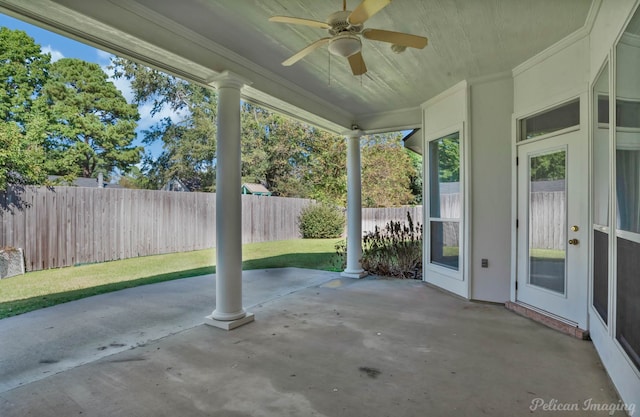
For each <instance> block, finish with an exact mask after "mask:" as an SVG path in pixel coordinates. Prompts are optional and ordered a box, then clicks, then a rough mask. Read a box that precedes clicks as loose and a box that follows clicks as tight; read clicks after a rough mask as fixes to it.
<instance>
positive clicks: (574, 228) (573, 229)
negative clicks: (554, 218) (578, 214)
mask: <svg viewBox="0 0 640 417" xmlns="http://www.w3.org/2000/svg"><path fill="white" fill-rule="evenodd" d="M578 230H580V228H579V227H578V226H576V225H573V226H571V231H572V232H577V231H578Z"/></svg>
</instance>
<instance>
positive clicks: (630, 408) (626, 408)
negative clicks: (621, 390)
mask: <svg viewBox="0 0 640 417" xmlns="http://www.w3.org/2000/svg"><path fill="white" fill-rule="evenodd" d="M635 409H636V405H635V404H626V403H623V402H622V401H618V402H617V403H598V402H596V401H594V400H593V398H587V399H586V400H584V401H583V402H581V403H563V402H561V401H559V400H557V399H555V398H551V399H550V400H548V401H545V400H544V398H534V399H533V400H531V405H530V406H529V410H531V411H532V412H536V411H542V412H545V411H552V412H553V411H578V412H580V411H602V412H608V413H609V415H610V416H612V415H613V414H614V413H615V412H616V411H623V412H625V413H628V414H629V415H633V412H634V411H635Z"/></svg>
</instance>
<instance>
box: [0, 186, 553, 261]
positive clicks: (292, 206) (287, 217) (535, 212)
mask: <svg viewBox="0 0 640 417" xmlns="http://www.w3.org/2000/svg"><path fill="white" fill-rule="evenodd" d="M457 198H458V195H457V194H455V195H454V194H451V195H442V196H441V211H442V213H441V215H442V216H443V217H445V216H449V213H450V212H451V210H454V211H455V210H459V203H460V202H459V201H454V200H457ZM564 201H565V198H564V192H535V193H532V197H531V212H530V215H531V221H532V222H533V223H532V224H533V225H534V227H532V230H531V234H530V239H531V243H532V247H535V248H546V249H562V248H564V245H565V241H566V225H565V224H564V217H565V207H564ZM312 203H313V200H307V199H300V198H280V197H260V196H253V195H243V196H242V222H243V223H242V242H243V243H253V242H265V241H273V240H285V239H296V238H299V237H300V231H299V227H298V217H299V215H300V212H301V211H302V209H303V208H304V207H306V206H308V205H309V204H312ZM20 204H22V206H23V207H18V206H19V205H20ZM215 206H216V195H215V194H211V193H179V192H168V191H151V190H129V189H109V188H80V187H52V188H45V187H27V188H25V189H24V190H15V189H13V190H10V191H9V192H6V193H2V192H0V219H1V220H2V225H1V228H0V248H1V247H4V246H13V247H16V248H22V249H23V250H24V255H25V260H26V269H27V271H35V270H40V269H48V268H59V267H64V266H71V265H76V264H83V263H93V262H105V261H110V260H116V259H126V258H133V257H137V256H147V255H157V254H162V253H172V252H186V251H192V250H199V249H207V248H212V247H215V246H216V238H215V235H216V224H215V218H216V210H215ZM407 212H409V213H410V214H411V218H412V219H413V221H414V223H416V224H417V223H421V224H424V222H423V216H422V206H414V207H394V208H363V209H362V231H363V232H364V233H366V232H370V231H373V230H374V228H375V226H376V225H377V226H378V227H380V228H384V227H385V225H386V224H387V223H388V222H389V221H392V220H393V221H401V222H405V221H406V220H407ZM445 218H446V217H445ZM445 226H447V225H445ZM457 235H458V230H457V229H455V228H452V227H448V228H447V227H445V230H444V236H443V239H444V243H445V245H448V246H451V245H457V242H458V236H457Z"/></svg>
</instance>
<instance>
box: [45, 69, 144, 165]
mask: <svg viewBox="0 0 640 417" xmlns="http://www.w3.org/2000/svg"><path fill="white" fill-rule="evenodd" d="M43 95H44V98H45V100H46V103H47V105H48V106H49V109H50V111H51V114H52V118H53V120H54V123H55V124H54V125H53V127H52V131H51V134H50V136H49V138H48V140H47V144H46V148H47V158H48V165H47V168H48V170H49V171H50V172H51V173H54V174H58V175H66V176H76V175H81V176H84V177H94V176H95V175H97V173H98V172H102V173H103V174H106V175H109V174H111V173H113V172H114V171H115V170H116V169H117V170H120V171H121V172H127V171H128V170H129V169H131V167H132V166H134V165H135V164H137V163H138V162H140V156H141V153H142V148H141V147H136V146H133V145H132V142H133V140H134V139H135V136H136V134H135V128H136V126H137V121H138V119H139V115H138V110H137V107H136V106H135V105H132V104H129V103H127V101H126V99H125V98H124V96H123V95H122V93H121V92H120V91H119V90H118V89H117V88H116V86H115V85H114V84H113V83H112V82H110V81H108V77H107V74H105V72H104V71H103V70H102V68H100V66H99V65H98V64H94V63H89V62H85V61H82V60H79V59H73V58H63V59H61V60H59V61H57V62H55V63H53V64H51V68H50V72H49V79H48V80H47V82H46V84H45V86H44V88H43Z"/></svg>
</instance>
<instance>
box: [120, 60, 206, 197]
mask: <svg viewBox="0 0 640 417" xmlns="http://www.w3.org/2000/svg"><path fill="white" fill-rule="evenodd" d="M110 68H111V69H112V70H113V73H114V76H115V77H116V78H124V79H126V80H128V81H130V82H131V88H132V90H133V93H134V100H135V101H136V103H138V104H151V106H152V108H151V114H152V115H156V114H160V113H161V112H168V113H172V116H173V117H165V118H163V119H162V120H161V121H159V122H158V123H156V124H155V125H153V126H152V127H151V128H149V129H148V130H146V131H145V132H144V139H143V142H144V143H146V144H151V143H154V142H158V141H161V142H162V144H163V151H162V153H161V155H160V156H159V157H157V158H155V159H154V158H152V157H151V156H150V155H146V156H145V158H144V160H143V168H142V172H143V174H144V175H146V176H147V177H148V181H146V182H145V183H144V186H145V187H147V188H152V189H159V188H161V187H162V186H163V185H164V184H166V183H167V182H168V181H169V180H171V179H172V178H179V179H180V180H181V181H182V182H184V183H185V185H187V186H188V187H189V188H190V189H191V190H193V191H214V190H215V153H216V116H217V99H216V93H215V91H214V90H212V89H210V88H205V87H202V86H199V85H197V84H192V83H188V82H186V81H184V80H181V79H179V78H177V77H173V76H170V75H167V74H164V73H162V72H160V71H157V70H153V69H151V68H148V67H145V66H144V65H139V64H136V63H134V62H131V61H129V60H126V59H124V58H114V59H113V60H112V62H111V66H110Z"/></svg>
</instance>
